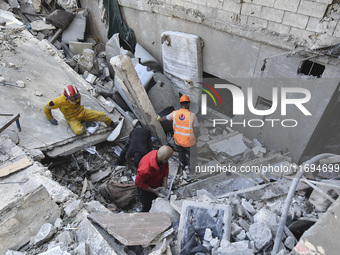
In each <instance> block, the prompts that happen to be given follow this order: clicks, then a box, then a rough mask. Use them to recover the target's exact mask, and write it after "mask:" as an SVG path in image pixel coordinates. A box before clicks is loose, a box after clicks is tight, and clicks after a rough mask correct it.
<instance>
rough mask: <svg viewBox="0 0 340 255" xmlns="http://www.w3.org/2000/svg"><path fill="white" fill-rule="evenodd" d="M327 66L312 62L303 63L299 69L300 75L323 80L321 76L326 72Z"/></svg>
mask: <svg viewBox="0 0 340 255" xmlns="http://www.w3.org/2000/svg"><path fill="white" fill-rule="evenodd" d="M325 68H326V67H325V66H324V65H321V64H318V63H315V62H313V61H310V60H306V61H303V62H302V64H301V66H300V67H299V69H298V74H304V75H308V76H315V77H317V78H321V75H322V74H323V72H324V71H325Z"/></svg>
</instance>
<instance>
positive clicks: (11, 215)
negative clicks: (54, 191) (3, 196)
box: [0, 186, 60, 254]
mask: <svg viewBox="0 0 340 255" xmlns="http://www.w3.org/2000/svg"><path fill="white" fill-rule="evenodd" d="M59 217H60V209H59V207H58V206H57V205H56V203H55V202H53V201H52V200H51V196H50V194H49V193H48V192H47V190H46V188H45V187H41V186H40V187H38V188H37V189H36V190H34V191H33V192H31V193H29V194H27V195H26V196H24V197H16V199H13V200H12V202H11V203H8V205H7V206H6V207H5V208H4V209H3V210H1V212H0V219H1V221H0V233H1V234H0V243H1V245H0V254H4V253H5V252H6V250H8V249H19V248H20V247H21V246H22V245H24V244H26V243H27V242H29V241H30V238H31V237H32V236H34V235H36V234H37V232H38V231H39V229H40V227H41V226H42V225H43V224H44V223H51V224H53V223H54V222H55V220H56V219H57V218H59Z"/></svg>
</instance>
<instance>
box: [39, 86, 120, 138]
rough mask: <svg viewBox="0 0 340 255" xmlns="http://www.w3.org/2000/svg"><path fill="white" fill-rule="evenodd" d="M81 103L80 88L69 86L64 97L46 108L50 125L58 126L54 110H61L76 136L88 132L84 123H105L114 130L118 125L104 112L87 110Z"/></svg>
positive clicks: (50, 102) (49, 103) (56, 99)
mask: <svg viewBox="0 0 340 255" xmlns="http://www.w3.org/2000/svg"><path fill="white" fill-rule="evenodd" d="M80 101H81V96H80V93H79V90H78V88H77V87H76V86H74V85H68V86H67V87H66V88H65V89H64V93H63V94H62V95H60V96H59V97H57V98H55V99H53V100H51V101H49V102H48V103H47V104H46V105H45V106H44V113H45V115H46V117H47V119H48V120H49V121H50V123H51V124H52V125H53V126H57V125H58V121H57V120H56V119H55V118H54V117H53V115H52V109H58V108H59V110H60V111H61V112H62V113H63V115H64V117H65V119H66V121H67V123H68V124H69V125H70V126H71V129H72V130H73V132H74V133H75V134H76V135H81V134H82V133H84V132H85V131H86V125H85V124H84V123H83V122H82V121H103V122H104V123H105V124H106V125H107V126H110V127H113V128H114V127H115V126H116V125H117V124H116V123H115V122H113V121H112V119H111V118H110V117H109V116H107V115H106V114H105V113H104V112H98V111H94V110H90V109H87V108H85V107H84V106H83V105H81V103H80Z"/></svg>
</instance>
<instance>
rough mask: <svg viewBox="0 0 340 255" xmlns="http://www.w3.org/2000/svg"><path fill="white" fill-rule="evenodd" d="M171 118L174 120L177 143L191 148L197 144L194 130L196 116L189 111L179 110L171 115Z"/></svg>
mask: <svg viewBox="0 0 340 255" xmlns="http://www.w3.org/2000/svg"><path fill="white" fill-rule="evenodd" d="M171 118H172V120H173V129H174V139H175V143H176V144H177V145H179V146H182V147H190V146H192V145H194V144H196V137H195V134H194V128H193V125H194V120H195V118H196V114H194V113H192V112H190V111H189V110H188V109H179V110H177V111H173V112H172V113H171Z"/></svg>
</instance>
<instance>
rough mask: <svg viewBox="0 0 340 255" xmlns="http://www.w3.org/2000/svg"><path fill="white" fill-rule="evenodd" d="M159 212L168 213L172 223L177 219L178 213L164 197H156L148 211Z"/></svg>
mask: <svg viewBox="0 0 340 255" xmlns="http://www.w3.org/2000/svg"><path fill="white" fill-rule="evenodd" d="M161 212H165V213H166V214H168V215H169V216H170V218H171V221H172V222H173V223H176V222H178V221H179V218H180V215H179V213H178V212H177V211H176V210H175V209H174V208H173V207H172V206H171V204H170V202H169V201H168V200H165V199H164V198H160V197H158V198H156V199H155V200H153V201H152V206H151V209H150V213H161Z"/></svg>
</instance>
